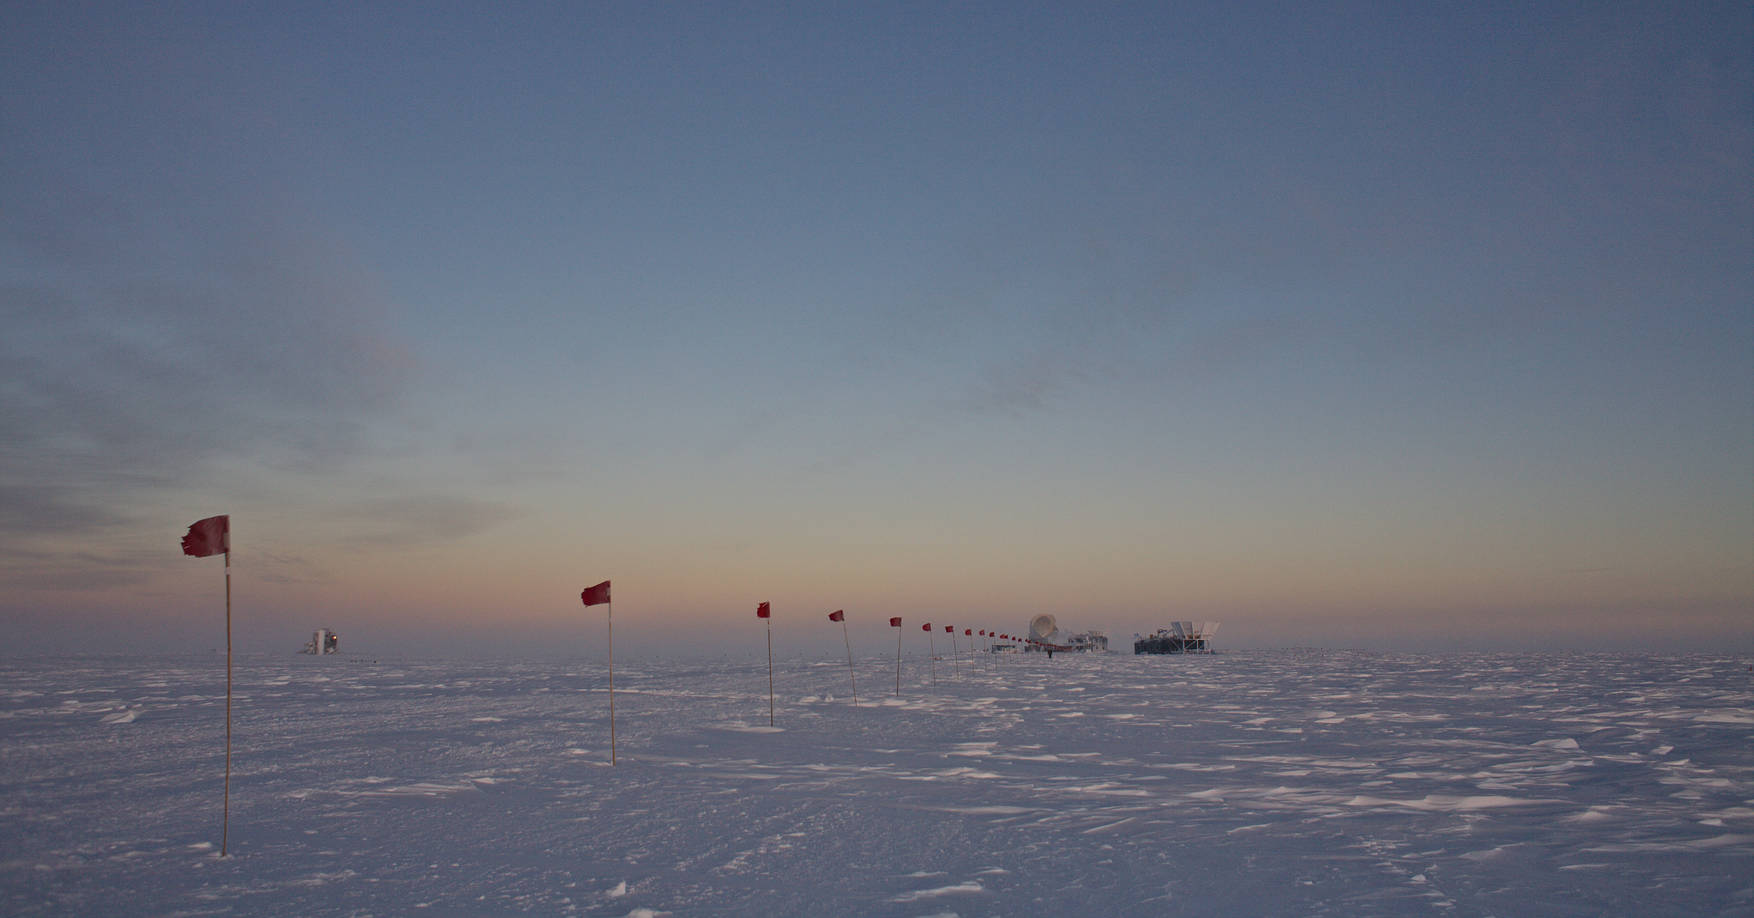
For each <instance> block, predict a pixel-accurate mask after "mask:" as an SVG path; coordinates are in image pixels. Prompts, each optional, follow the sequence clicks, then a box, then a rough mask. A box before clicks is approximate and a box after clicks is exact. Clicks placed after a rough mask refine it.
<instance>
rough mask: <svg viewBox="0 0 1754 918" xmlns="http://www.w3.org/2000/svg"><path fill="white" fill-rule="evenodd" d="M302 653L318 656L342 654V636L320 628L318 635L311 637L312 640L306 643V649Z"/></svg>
mask: <svg viewBox="0 0 1754 918" xmlns="http://www.w3.org/2000/svg"><path fill="white" fill-rule="evenodd" d="M300 652H301V653H308V654H315V655H318V656H321V655H322V654H326V653H340V652H341V635H339V634H336V633H335V632H333V631H331V630H329V629H328V628H318V629H317V630H316V633H315V634H312V635H311V639H310V640H309V641H307V642H306V643H305V649H304V650H302V651H300Z"/></svg>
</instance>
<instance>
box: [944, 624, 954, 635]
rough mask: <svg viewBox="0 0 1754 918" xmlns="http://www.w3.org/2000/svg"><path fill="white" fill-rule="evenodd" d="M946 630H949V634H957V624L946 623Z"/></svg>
mask: <svg viewBox="0 0 1754 918" xmlns="http://www.w3.org/2000/svg"><path fill="white" fill-rule="evenodd" d="M944 630H945V632H947V633H949V634H955V633H956V626H955V625H945V626H944Z"/></svg>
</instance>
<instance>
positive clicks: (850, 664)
mask: <svg viewBox="0 0 1754 918" xmlns="http://www.w3.org/2000/svg"><path fill="white" fill-rule="evenodd" d="M840 636H841V638H842V639H844V640H845V641H846V642H847V676H849V677H850V678H851V679H852V680H853V707H855V708H856V707H858V706H859V676H858V674H857V673H855V672H854V671H853V639H852V637H851V636H850V635H848V634H847V617H846V616H845V615H844V614H843V615H842V616H841V617H840Z"/></svg>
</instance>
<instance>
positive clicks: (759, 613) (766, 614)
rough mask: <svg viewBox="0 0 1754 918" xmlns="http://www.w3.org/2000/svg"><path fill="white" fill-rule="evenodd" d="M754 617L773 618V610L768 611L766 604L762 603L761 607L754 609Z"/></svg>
mask: <svg viewBox="0 0 1754 918" xmlns="http://www.w3.org/2000/svg"><path fill="white" fill-rule="evenodd" d="M755 617H756V618H772V617H773V610H772V609H769V608H768V607H767V603H765V602H764V603H762V604H761V605H759V606H756V607H755Z"/></svg>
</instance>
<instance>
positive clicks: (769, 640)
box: [762, 613, 773, 727]
mask: <svg viewBox="0 0 1754 918" xmlns="http://www.w3.org/2000/svg"><path fill="white" fill-rule="evenodd" d="M769 614H770V615H771V614H772V613H769ZM762 621H764V622H767V725H768V726H770V727H771V726H773V619H772V618H764V619H762Z"/></svg>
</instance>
